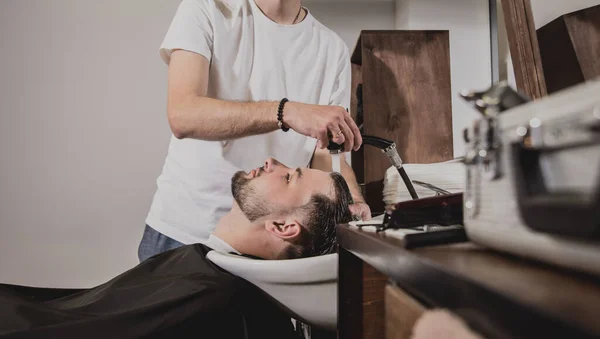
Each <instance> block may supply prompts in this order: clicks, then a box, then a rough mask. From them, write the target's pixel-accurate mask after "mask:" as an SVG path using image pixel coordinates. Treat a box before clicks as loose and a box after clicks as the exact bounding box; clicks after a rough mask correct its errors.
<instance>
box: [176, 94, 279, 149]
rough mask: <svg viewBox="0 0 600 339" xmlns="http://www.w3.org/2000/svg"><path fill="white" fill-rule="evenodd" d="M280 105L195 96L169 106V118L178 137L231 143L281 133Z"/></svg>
mask: <svg viewBox="0 0 600 339" xmlns="http://www.w3.org/2000/svg"><path fill="white" fill-rule="evenodd" d="M278 105H279V103H278V102H267V101H265V102H235V101H225V100H218V99H213V98H209V97H205V96H192V97H189V98H187V99H185V100H181V102H177V103H175V102H169V108H168V118H169V124H170V126H171V130H172V131H173V134H174V135H175V137H177V138H179V139H182V138H193V139H201V140H212V141H220V140H231V139H236V138H241V137H245V136H250V135H257V134H263V133H268V132H272V131H275V130H277V129H278V126H277V107H278Z"/></svg>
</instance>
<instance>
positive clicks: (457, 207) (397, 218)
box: [382, 193, 463, 229]
mask: <svg viewBox="0 0 600 339" xmlns="http://www.w3.org/2000/svg"><path fill="white" fill-rule="evenodd" d="M390 212H391V214H390V213H388V214H389V215H390V217H389V219H388V222H387V223H384V225H382V228H383V229H388V228H417V227H425V226H429V227H432V226H433V225H436V226H453V225H462V224H463V194H462V193H455V194H447V195H441V196H436V197H429V198H423V199H416V200H408V201H403V202H400V203H397V204H396V205H394V206H393V207H392V209H391V211H390Z"/></svg>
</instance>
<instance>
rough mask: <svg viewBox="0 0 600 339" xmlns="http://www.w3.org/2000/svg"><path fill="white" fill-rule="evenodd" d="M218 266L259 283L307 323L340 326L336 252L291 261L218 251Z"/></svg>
mask: <svg viewBox="0 0 600 339" xmlns="http://www.w3.org/2000/svg"><path fill="white" fill-rule="evenodd" d="M206 257H207V258H208V259H209V260H210V261H212V262H213V263H215V264H216V265H217V266H219V267H221V268H223V269H225V270H227V271H229V272H231V273H233V274H235V275H237V276H239V277H241V278H244V279H246V280H247V281H249V282H251V283H252V284H254V285H256V286H257V287H259V288H260V289H262V290H263V291H264V292H266V293H267V294H269V295H270V296H271V297H272V298H274V299H275V300H277V301H278V302H279V303H280V305H281V306H282V307H283V308H284V309H285V310H286V311H287V312H288V313H289V314H290V316H291V317H293V318H294V319H297V320H299V321H301V322H303V323H305V324H308V325H311V326H315V327H319V328H323V329H328V330H336V329H337V275H338V255H337V253H334V254H328V255H323V256H318V257H311V258H302V259H290V260H255V259H250V258H246V257H241V256H238V255H234V254H224V253H220V252H216V251H211V252H208V254H207V256H206Z"/></svg>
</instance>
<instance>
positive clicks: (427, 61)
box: [351, 30, 453, 214]
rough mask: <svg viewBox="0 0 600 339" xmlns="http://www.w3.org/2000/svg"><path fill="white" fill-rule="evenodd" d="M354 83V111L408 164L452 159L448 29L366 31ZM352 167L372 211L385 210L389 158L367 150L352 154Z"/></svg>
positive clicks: (355, 55)
mask: <svg viewBox="0 0 600 339" xmlns="http://www.w3.org/2000/svg"><path fill="white" fill-rule="evenodd" d="M352 84H353V86H354V91H353V98H352V110H351V111H352V112H353V114H354V115H355V119H356V121H357V124H358V125H359V126H360V125H361V124H362V125H363V134H365V135H372V136H377V137H380V138H384V139H388V140H392V141H394V142H395V143H396V146H397V149H398V153H399V154H400V157H401V158H402V159H403V161H404V162H407V163H408V162H410V163H431V162H438V161H444V160H449V159H452V157H453V154H452V150H453V144H452V106H451V104H452V91H451V88H450V42H449V32H448V31H397V30H394V31H362V32H361V35H360V37H359V39H358V43H357V45H356V49H355V51H354V53H353V55H352ZM359 86H360V87H362V91H359V92H362V97H357V95H356V94H357V88H358V87H359ZM358 94H359V96H361V95H360V93H358ZM361 103H362V105H360V104H361ZM359 106H362V107H359ZM361 112H362V114H361ZM352 167H353V169H354V171H355V172H356V175H357V179H358V182H359V183H364V184H365V192H364V193H365V199H366V201H367V204H368V205H369V206H370V207H371V210H372V211H373V212H375V213H376V214H377V213H378V212H383V209H384V206H383V201H382V189H383V177H384V174H385V171H386V169H388V168H389V167H390V162H389V160H388V159H387V158H386V157H385V155H383V154H382V153H381V151H379V150H378V149H376V148H373V147H370V146H364V147H362V148H361V150H360V151H359V152H356V153H354V154H353V156H352Z"/></svg>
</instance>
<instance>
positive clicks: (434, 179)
mask: <svg viewBox="0 0 600 339" xmlns="http://www.w3.org/2000/svg"><path fill="white" fill-rule="evenodd" d="M404 169H405V170H406V174H408V177H409V178H410V180H412V181H421V182H425V183H428V184H431V185H434V186H437V187H439V188H441V189H444V190H446V191H448V192H450V193H460V192H464V191H465V179H466V172H465V165H464V164H463V163H462V162H459V161H455V160H452V161H448V162H440V163H433V164H405V165H404ZM413 186H414V187H415V191H416V192H417V195H418V196H419V198H426V197H432V196H435V195H436V193H435V192H434V191H432V190H430V189H428V188H425V187H423V186H419V185H416V184H413ZM411 199H412V198H411V196H410V193H409V192H408V190H407V189H406V185H405V184H404V181H402V178H401V177H400V174H399V173H398V170H397V169H396V168H395V167H390V168H388V169H387V171H386V172H385V178H384V180H383V201H384V202H385V204H386V205H394V204H396V203H398V202H401V201H406V200H411Z"/></svg>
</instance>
